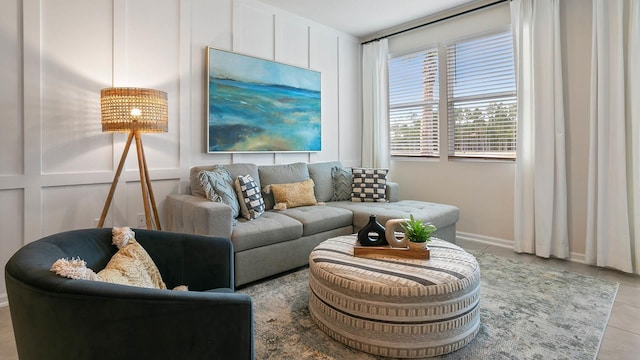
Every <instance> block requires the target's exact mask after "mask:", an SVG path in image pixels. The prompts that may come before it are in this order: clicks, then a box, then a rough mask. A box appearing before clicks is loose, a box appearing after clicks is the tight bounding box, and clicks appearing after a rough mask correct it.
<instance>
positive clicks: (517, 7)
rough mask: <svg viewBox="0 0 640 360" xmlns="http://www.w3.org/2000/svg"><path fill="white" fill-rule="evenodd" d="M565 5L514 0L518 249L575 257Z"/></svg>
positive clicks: (544, 0)
mask: <svg viewBox="0 0 640 360" xmlns="http://www.w3.org/2000/svg"><path fill="white" fill-rule="evenodd" d="M559 12H560V9H559V0H514V1H512V2H511V26H512V30H513V34H514V51H515V59H516V82H517V93H518V135H517V137H518V139H517V146H516V174H515V175H516V176H515V200H514V202H515V204H514V211H515V214H514V219H515V220H514V221H515V224H514V232H515V234H514V240H515V241H514V250H515V251H517V252H525V253H531V254H536V255H538V256H542V257H550V256H555V257H558V258H567V257H568V256H569V240H568V239H569V236H568V221H567V218H568V215H567V214H568V211H567V179H566V155H565V153H566V148H565V121H564V104H563V89H562V62H561V50H560V24H559Z"/></svg>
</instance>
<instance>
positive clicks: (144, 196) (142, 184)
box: [134, 131, 152, 229]
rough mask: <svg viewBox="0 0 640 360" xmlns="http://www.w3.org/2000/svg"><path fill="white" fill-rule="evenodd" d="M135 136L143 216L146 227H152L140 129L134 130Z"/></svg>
mask: <svg viewBox="0 0 640 360" xmlns="http://www.w3.org/2000/svg"><path fill="white" fill-rule="evenodd" d="M134 133H135V136H136V150H137V151H136V152H137V154H138V170H139V172H140V187H141V188H142V203H143V204H144V216H145V219H146V222H147V229H150V228H152V224H151V210H150V209H149V191H148V189H147V181H146V179H145V171H144V153H143V152H142V139H140V131H134Z"/></svg>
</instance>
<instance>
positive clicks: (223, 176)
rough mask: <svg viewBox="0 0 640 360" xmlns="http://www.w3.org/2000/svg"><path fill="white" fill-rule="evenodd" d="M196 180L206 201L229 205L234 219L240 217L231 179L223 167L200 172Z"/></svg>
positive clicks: (238, 204)
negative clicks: (198, 181)
mask: <svg viewBox="0 0 640 360" xmlns="http://www.w3.org/2000/svg"><path fill="white" fill-rule="evenodd" d="M198 179H199V180H200V185H202V189H203V190H204V193H205V195H206V197H207V199H209V200H211V201H217V202H221V203H224V204H227V205H229V206H230V207H231V216H232V217H233V218H234V219H235V218H237V217H238V216H239V215H240V203H239V202H238V196H237V195H236V191H235V186H234V183H233V179H232V178H231V174H229V172H228V171H227V170H226V169H225V168H224V167H222V166H220V165H218V166H216V167H214V168H213V170H211V171H201V172H200V173H199V174H198Z"/></svg>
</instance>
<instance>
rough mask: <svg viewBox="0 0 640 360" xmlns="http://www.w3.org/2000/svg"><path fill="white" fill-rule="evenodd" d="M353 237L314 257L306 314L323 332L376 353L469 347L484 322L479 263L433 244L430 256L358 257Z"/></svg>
mask: <svg viewBox="0 0 640 360" xmlns="http://www.w3.org/2000/svg"><path fill="white" fill-rule="evenodd" d="M355 241H356V239H355V237H354V236H342V237H338V238H334V239H329V240H327V241H325V242H323V243H321V244H320V245H318V247H316V248H315V249H314V250H313V252H312V253H311V255H310V257H309V312H310V314H311V317H312V318H313V320H314V321H315V322H316V324H318V326H319V327H320V329H322V330H323V331H324V332H325V333H327V334H328V335H329V336H331V337H332V338H334V339H336V340H337V341H340V342H342V343H344V344H346V345H348V346H351V347H353V348H356V349H358V350H361V351H365V352H368V353H371V354H375V355H380V356H387V357H400V358H420V357H430V356H438V355H442V354H446V353H450V352H452V351H455V350H457V349H460V348H461V347H463V346H465V345H466V344H468V343H469V342H470V341H471V340H473V339H474V338H475V336H476V334H477V333H478V330H479V327H480V312H479V311H480V309H479V302H480V267H479V266H478V263H477V261H476V259H475V258H474V257H473V256H472V255H471V254H469V253H467V252H466V251H464V250H463V249H462V248H460V247H458V246H456V245H454V244H451V243H448V242H445V241H441V240H434V241H432V242H431V243H430V244H429V248H430V249H431V258H430V259H429V260H413V259H399V258H394V257H381V258H376V259H371V258H358V257H353V245H354V244H355Z"/></svg>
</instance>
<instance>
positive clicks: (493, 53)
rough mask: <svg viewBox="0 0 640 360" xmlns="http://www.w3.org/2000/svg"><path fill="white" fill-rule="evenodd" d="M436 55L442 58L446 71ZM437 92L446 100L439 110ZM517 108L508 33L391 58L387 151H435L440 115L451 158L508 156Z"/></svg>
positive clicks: (423, 153)
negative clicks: (442, 86)
mask: <svg viewBox="0 0 640 360" xmlns="http://www.w3.org/2000/svg"><path fill="white" fill-rule="evenodd" d="M438 48H440V49H441V50H440V51H439V50H438ZM439 54H444V55H443V56H445V57H446V59H444V60H445V63H446V67H445V68H444V69H441V68H439V66H438V62H439ZM440 72H445V73H444V74H440ZM441 75H442V76H443V80H444V79H446V84H445V86H444V88H443V89H441V88H440V86H439V81H438V79H439V77H440V76H441ZM440 95H442V97H446V102H444V103H443V105H442V106H443V107H445V108H444V109H443V108H441V107H440V102H439V99H440V97H441V96H440ZM445 104H446V105H445ZM516 110H517V109H516V83H515V67H514V61H513V45H512V36H511V32H510V31H504V32H501V33H498V34H495V33H494V34H491V35H485V36H480V37H474V38H467V39H465V40H461V41H456V42H452V43H450V44H447V45H446V46H445V45H442V44H441V45H440V46H439V47H431V48H428V49H426V50H423V51H420V52H414V53H411V54H408V55H401V56H397V57H392V58H391V59H389V122H390V123H389V125H390V144H391V149H390V150H391V155H392V156H420V157H437V156H439V155H440V154H439V152H440V139H439V136H438V133H439V119H440V118H441V117H442V118H446V120H447V121H446V124H447V125H446V127H447V128H446V131H447V134H448V136H447V142H448V149H447V151H448V155H449V156H450V157H472V158H491V159H495V158H502V159H514V158H515V148H516V127H517V121H516ZM443 126H445V125H444V124H443Z"/></svg>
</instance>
